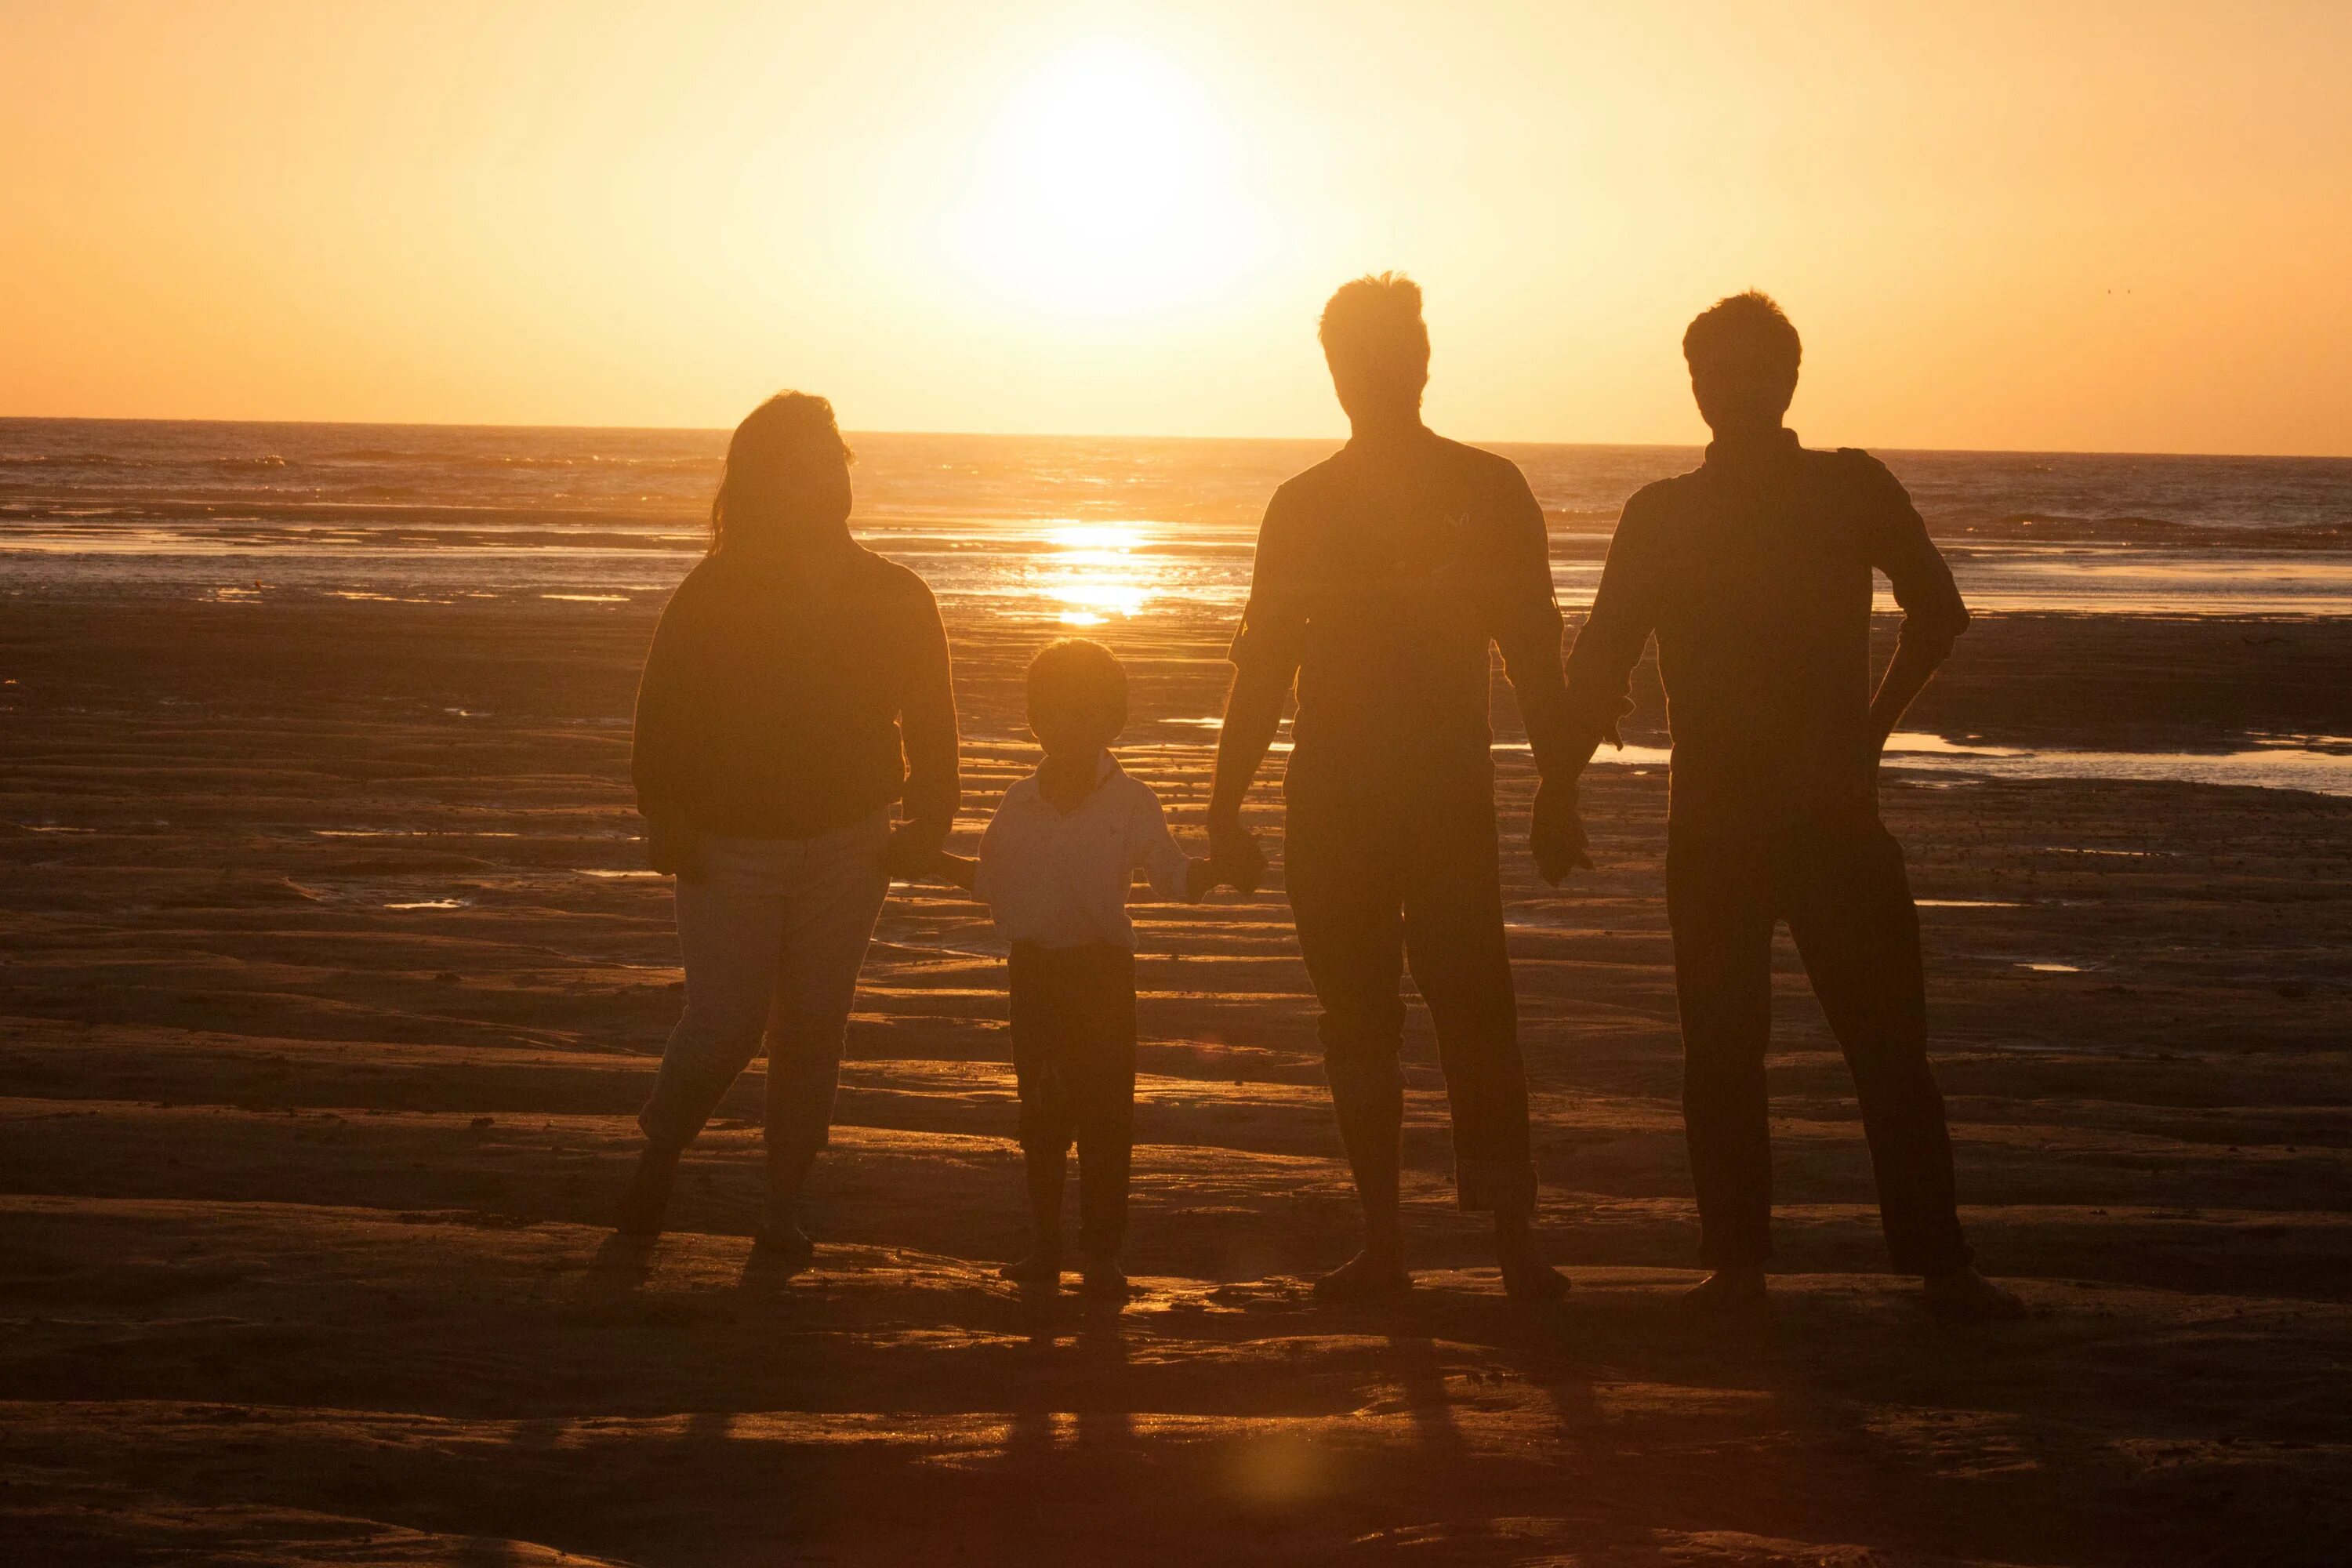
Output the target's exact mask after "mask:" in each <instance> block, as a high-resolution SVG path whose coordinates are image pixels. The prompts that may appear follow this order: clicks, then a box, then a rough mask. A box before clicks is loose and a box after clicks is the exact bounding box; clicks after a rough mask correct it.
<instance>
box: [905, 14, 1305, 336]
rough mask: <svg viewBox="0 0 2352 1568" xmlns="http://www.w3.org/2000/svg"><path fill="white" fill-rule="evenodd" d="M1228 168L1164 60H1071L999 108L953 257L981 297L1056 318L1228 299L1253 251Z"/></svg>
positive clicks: (1107, 55)
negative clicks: (1005, 298)
mask: <svg viewBox="0 0 2352 1568" xmlns="http://www.w3.org/2000/svg"><path fill="white" fill-rule="evenodd" d="M1239 163H1240V159H1239V157H1238V150H1237V148H1236V145H1235V142H1234V136H1233V134H1232V132H1230V130H1229V129H1228V128H1227V127H1226V126H1225V125H1224V124H1223V123H1222V122H1221V121H1219V120H1218V118H1217V116H1216V113H1215V110H1213V107H1212V105H1211V104H1210V102H1209V101H1208V100H1207V98H1206V97H1205V96H1204V95H1203V93H1202V90H1201V89H1200V87H1199V85H1198V84H1197V83H1195V82H1193V81H1192V80H1191V79H1188V78H1187V77H1186V76H1185V75H1184V74H1183V73H1182V72H1181V71H1180V70H1179V69H1177V68H1175V67H1174V66H1172V65H1171V64H1170V63H1169V62H1168V61H1166V60H1164V59H1162V58H1159V57H1157V56H1155V55H1153V54H1151V53H1150V52H1148V51H1146V50H1143V49H1140V48H1137V47H1131V46H1129V45H1124V44H1117V43H1098V44H1091V45H1086V46H1082V47H1076V48H1072V49H1070V50H1068V51H1066V52H1065V53H1063V54H1061V55H1059V56H1057V57H1055V58H1052V59H1050V60H1048V61H1046V62H1045V64H1044V65H1042V66H1040V67H1039V68H1037V69H1036V70H1035V71H1034V72H1033V73H1032V74H1031V75H1029V76H1028V77H1027V78H1025V79H1023V80H1021V81H1020V82H1019V83H1018V84H1017V85H1016V86H1015V88H1014V89H1013V91H1012V93H1011V94H1010V95H1009V96H1008V98H1007V99H1006V100H1005V103H1004V105H1003V110H1002V113H1001V115H1000V117H999V119H998V121H997V122H996V124H995V126H994V127H993V129H992V131H991V132H990V133H989V134H988V135H987V136H986V138H985V139H984V140H983V142H982V144H981V147H980V153H979V158H978V162H977V167H976V169H975V171H974V178H973V183H972V185H971V195H970V200H969V203H968V205H966V206H965V207H964V208H963V210H962V211H961V213H960V214H959V215H957V223H956V226H955V231H954V233H953V236H952V246H953V248H954V250H955V252H956V254H957V256H958V257H959V258H960V260H961V262H962V263H963V264H964V265H965V266H966V267H968V268H970V269H971V271H972V272H973V273H974V274H975V275H976V276H978V277H979V278H981V279H983V280H984V281H985V282H987V283H988V284H989V285H990V286H991V287H992V288H994V289H1000V290H1002V291H1003V292H1004V293H1006V294H1008V295H1010V296H1012V297H1013V298H1015V299H1018V300H1023V301H1024V302H1027V303H1030V304H1033V305H1039V306H1044V307H1045V308H1047V309H1049V310H1055V311H1060V312H1070V313H1076V314H1086V315H1114V314H1122V315H1123V314H1131V313H1137V312H1143V311H1149V310H1154V309H1159V308H1164V307H1167V306H1170V305H1176V304H1182V303H1189V302H1192V301H1194V300H1201V299H1203V298H1206V297H1210V296H1212V295H1213V294H1215V293H1217V292H1218V291H1219V290H1221V289H1225V288H1227V287H1229V286H1231V285H1232V284H1233V283H1234V281H1235V280H1236V279H1237V278H1239V277H1240V275H1241V274H1242V273H1243V272H1244V269H1245V268H1247V267H1248V266H1249V264H1250V262H1251V260H1252V259H1253V258H1255V255H1256V254H1257V253H1258V251H1259V249H1260V245H1261V234H1260V228H1259V224H1258V221H1257V217H1256V215H1255V213H1254V212H1253V211H1252V210H1251V208H1250V206H1249V204H1248V203H1247V202H1246V201H1245V199H1244V195H1243V194H1242V191H1241V189H1240V186H1239V181H1238V174H1237V171H1238V166H1239Z"/></svg>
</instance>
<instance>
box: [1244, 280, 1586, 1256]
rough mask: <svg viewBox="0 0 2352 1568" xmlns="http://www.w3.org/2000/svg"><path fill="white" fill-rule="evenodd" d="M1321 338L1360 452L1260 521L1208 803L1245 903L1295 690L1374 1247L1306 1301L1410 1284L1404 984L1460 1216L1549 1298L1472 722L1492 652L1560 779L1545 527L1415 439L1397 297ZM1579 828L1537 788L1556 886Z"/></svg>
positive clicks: (1553, 789)
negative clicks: (1482, 1216) (1412, 989)
mask: <svg viewBox="0 0 2352 1568" xmlns="http://www.w3.org/2000/svg"><path fill="white" fill-rule="evenodd" d="M1321 338H1322V342H1323V350H1324V354H1325V357H1326V358H1327V359H1328V362H1329V363H1330V368H1331V380H1332V384H1333V386H1334V387H1335V388H1336V390H1337V391H1338V393H1339V403H1340V405H1341V406H1342V407H1343V408H1345V409H1346V411H1347V413H1348V417H1349V422H1350V425H1351V426H1352V432H1353V433H1352V435H1351V437H1350V438H1349V442H1348V444H1347V446H1346V447H1343V448H1341V450H1340V451H1339V453H1338V454H1337V455H1335V456H1334V457H1332V458H1329V459H1328V461H1325V462H1322V463H1319V464H1318V465H1317V466H1316V467H1314V468H1309V469H1308V470H1307V472H1305V473H1303V474H1300V475H1299V476H1297V478H1296V479H1291V480H1290V481H1289V482H1288V483H1286V484H1285V485H1284V486H1283V487H1282V488H1281V489H1279V490H1277V491H1276V493H1275V497H1274V500H1273V501H1272V503H1271V504H1269V505H1268V507H1267V508H1266V513H1265V524H1264V527H1263V529H1262V530H1261V531H1260V533H1259V535H1258V546H1257V562H1256V566H1255V574H1254V577H1253V580H1252V583H1251V587H1250V597H1249V604H1248V607H1247V609H1246V610H1245V611H1244V614H1243V617H1242V627H1241V632H1240V635H1239V636H1238V637H1235V638H1234V645H1233V650H1232V654H1231V658H1232V659H1233V663H1234V684H1233V691H1232V695H1231V696H1230V697H1229V698H1228V700H1227V702H1226V707H1225V720H1224V728H1223V732H1222V734H1221V735H1220V737H1219V741H1218V747H1217V772H1216V784H1215V788H1214V793H1213V795H1212V797H1211V801H1210V807H1209V838H1210V850H1211V856H1212V858H1213V859H1214V860H1215V861H1216V862H1217V863H1218V866H1219V868H1220V870H1221V872H1223V874H1224V875H1225V876H1226V877H1227V878H1229V879H1232V880H1233V881H1234V883H1235V884H1236V885H1240V886H1250V885H1254V884H1255V880H1256V877H1257V875H1258V873H1259V871H1260V870H1262V868H1263V867H1264V858H1263V857H1262V856H1261V855H1260V854H1259V852H1258V849H1257V847H1256V846H1255V843H1254V842H1252V840H1251V838H1250V836H1249V833H1248V831H1247V829H1245V828H1244V827H1243V826H1242V821H1241V807H1242V801H1243V797H1244V795H1247V794H1248V792H1249V786H1250V781H1251V779H1252V778H1253V777H1254V776H1255V773H1256V772H1257V769H1258V765H1259V763H1261V762H1263V761H1264V759H1265V753H1266V750H1267V748H1268V746H1269V745H1270V744H1271V743H1272V742H1273V740H1274V736H1275V731H1276V729H1277V728H1278V727H1279V725H1280V723H1281V720H1282V710H1283V704H1284V700H1285V699H1286V697H1287V696H1288V695H1289V694H1290V690H1291V687H1292V683H1293V681H1294V679H1295V680H1296V682H1297V704H1298V705H1297V717H1296V720H1295V721H1294V725H1293V731H1292V733H1293V741H1294V742H1295V743H1294V747H1293V751H1292V753H1291V758H1290V763H1289V767H1288V769H1287V771H1286V773H1285V774H1284V779H1283V793H1284V797H1285V801H1286V821H1285V828H1284V838H1283V842H1284V856H1285V864H1284V871H1283V875H1284V879H1285V882H1286V888H1287V890H1288V893H1289V898H1290V907H1291V912H1292V915H1293V917H1294V919H1295V921H1297V930H1298V945H1299V949H1300V952H1302V953H1303V955H1304V956H1305V958H1306V961H1307V974H1308V976H1309V978H1310V979H1311V980H1312V981H1313V983H1314V986H1315V994H1316V997H1317V999H1318V1001H1319V1002H1320V1004H1321V1005H1322V1013H1323V1016H1322V1025H1321V1035H1322V1043H1323V1051H1324V1061H1325V1070H1326V1072H1327V1074H1328V1078H1329V1080H1330V1085H1331V1100H1332V1104H1333V1106H1334V1107H1335V1108H1336V1110H1338V1112H1339V1130H1340V1134H1341V1137H1342V1140H1343V1142H1345V1144H1346V1146H1347V1151H1348V1159H1349V1164H1350V1166H1351V1167H1352V1168H1353V1172H1354V1175H1355V1183H1356V1192H1357V1195H1358V1197H1359V1198H1360V1201H1361V1202H1362V1204H1363V1209H1364V1231H1365V1244H1364V1248H1363V1251H1362V1252H1361V1253H1360V1255H1358V1256H1357V1257H1356V1258H1354V1259H1353V1260H1352V1261H1351V1262H1349V1263H1348V1264H1347V1265H1346V1266H1345V1267H1343V1268H1340V1269H1339V1270H1338V1271H1337V1272H1335V1273H1333V1274H1330V1275H1328V1276H1326V1277H1325V1278H1324V1279H1322V1280H1321V1281H1320V1282H1318V1285H1317V1287H1316V1290H1317V1294H1318V1295H1319V1296H1322V1297H1324V1298H1326V1299H1336V1300H1349V1299H1366V1298H1371V1297H1379V1296H1385V1295H1391V1294H1393V1293H1395V1292H1399V1291H1402V1290H1403V1289H1406V1288H1407V1287H1409V1286H1410V1285H1411V1284H1412V1277H1411V1276H1410V1275H1409V1274H1408V1273H1407V1272H1406V1269H1405V1264H1404V1249H1403V1244H1402V1236H1401V1234H1400V1227H1399V1220H1398V1202H1397V1184H1398V1166H1399V1163H1400V1151H1399V1142H1400V1137H1401V1133H1402V1126H1403V1116H1404V1080H1403V1075H1402V1069H1401V1068H1400V1067H1399V1064H1398V1053H1399V1051H1400V1049H1401V1048H1402V1041H1403V1028H1404V1003H1403V1000H1402V997H1401V996H1400V995H1399V994H1398V986H1399V982H1400V980H1401V979H1402V973H1403V971H1404V970H1405V968H1406V967H1407V965H1408V964H1409V965H1410V967H1411V969H1412V977H1413V982H1414V984H1415V985H1416V986H1417V987H1418V988H1419V990H1420V992H1421V994H1422V997H1423V1000H1424V1001H1425V1002H1427V1003H1428V1005H1429V1010H1430V1016H1431V1017H1432V1019H1433V1022H1434V1023H1435V1025H1436V1029H1437V1042H1438V1055H1439V1058H1440V1060H1441V1062H1442V1064H1443V1065H1444V1071H1445V1087H1446V1094H1447V1097H1448V1099H1449V1100H1450V1101H1451V1102H1452V1108H1453V1119H1454V1182H1455V1188H1456V1193H1457V1195H1458V1197H1459V1200H1460V1202H1461V1205H1462V1206H1463V1207H1464V1208H1465V1209H1471V1210H1484V1211H1486V1212H1489V1213H1491V1214H1493V1215H1494V1216H1495V1235H1496V1244H1497V1247H1498V1250H1499V1252H1500V1256H1501V1262H1502V1266H1503V1279H1504V1284H1505V1286H1506V1288H1507V1289H1508V1290H1509V1291H1510V1293H1511V1294H1512V1295H1513V1296H1515V1297H1518V1298H1521V1299H1527V1300H1546V1299H1549V1298H1554V1297H1557V1296H1559V1294H1560V1293H1561V1292H1562V1291H1564V1290H1565V1289H1567V1288H1568V1281H1567V1280H1566V1279H1564V1278H1563V1277H1562V1276H1560V1275H1559V1274H1558V1273H1556V1272H1554V1271H1553V1270H1552V1269H1551V1268H1549V1266H1547V1265H1546V1264H1545V1263H1544V1262H1543V1260H1542V1258H1540V1257H1539V1256H1538V1251H1537V1248H1536V1247H1535V1244H1534V1241H1533V1239H1532V1237H1531V1234H1530V1222H1531V1220H1532V1218H1533V1216H1534V1213H1535V1206H1536V1174H1535V1166H1534V1163H1533V1162H1532V1160H1531V1159H1530V1157H1529V1153H1528V1094H1527V1080H1526V1076H1525V1073H1524V1071H1523V1068H1522V1064H1521V1061H1520V1057H1519V1044H1518V1035H1517V1010H1516V1004H1515V1001H1514V998H1513V995H1512V990H1511V969H1510V961H1509V956H1508V954H1507V952H1506V950H1505V947H1504V942H1503V906H1502V890H1501V881H1500V876H1499V870H1498V867H1497V857H1496V827H1495V800H1494V763H1493V758H1492V754H1491V748H1492V743H1493V737H1492V735H1491V733H1490V731H1489V730H1488V728H1487V715H1486V700H1487V685H1488V680H1489V665H1488V651H1487V650H1488V647H1489V645H1490V644H1491V645H1495V646H1498V647H1500V648H1501V649H1502V653H1503V658H1504V662H1505V668H1506V670H1507V673H1508V675H1509V677H1510V680H1511V685H1512V689H1514V691H1516V692H1517V697H1518V703H1519V709H1520V713H1521V716H1522V717H1523V719H1524V720H1525V722H1526V725H1527V729H1528V737H1529V739H1530V740H1531V741H1532V742H1533V744H1534V752H1535V760H1536V763H1537V766H1538V768H1540V769H1541V770H1542V771H1543V773H1544V776H1545V777H1546V779H1547V780H1552V781H1560V782H1563V783H1564V781H1565V780H1566V779H1567V778H1568V777H1569V771H1568V770H1569V769H1570V742H1571V739H1572V737H1571V732H1570V725H1569V723H1568V721H1567V709H1566V702H1565V699H1566V689H1565V687H1564V686H1563V684H1562V680H1561V672H1560V657H1559V650H1560V617H1559V607H1558V605H1556V604H1555V603H1554V600H1553V596H1552V581H1551V563H1550V555H1549V548H1548V544H1547V541H1546V538H1545V532H1544V518H1543V511H1542V509H1541V508H1540V507H1538V505H1537V504H1536V500H1535V497H1534V496H1533V495H1532V494H1531V493H1529V491H1528V485H1527V480H1526V479H1523V478H1522V477H1521V476H1520V474H1519V470H1518V469H1517V468H1516V467H1515V466H1514V465H1512V464H1511V463H1509V462H1507V461H1506V460H1505V459H1504V458H1498V457H1496V456H1495V455H1494V454H1492V453H1490V452H1482V451H1479V450H1477V449H1476V448H1475V447H1465V446H1462V445H1460V444H1459V443H1457V442H1454V441H1448V440H1445V439H1444V438H1443V437H1439V436H1437V435H1435V434H1433V432H1432V431H1431V430H1430V429H1429V428H1428V427H1427V426H1424V425H1423V423H1422V422H1421V395H1422V389H1423V386H1424V385H1425V384H1426V383H1427V381H1428V379H1429V334H1428V331H1427V330H1426V328H1425V327H1424V326H1423V322H1422V316H1421V290H1420V289H1418V288H1417V287H1416V286H1415V285H1414V284H1413V283H1412V281H1411V280H1410V279H1405V278H1402V277H1398V276H1394V275H1390V274H1383V275H1381V276H1380V277H1377V278H1363V279H1358V280H1357V281H1355V282H1353V283H1349V284H1348V285H1347V286H1345V287H1344V288H1342V289H1339V292H1338V293H1336V294H1334V295H1333V296H1332V297H1331V300H1330V303H1329V304H1328V306H1326V307H1325V309H1324V312H1323V319H1322V325H1321ZM1576 831H1577V829H1576V827H1575V824H1574V810H1573V805H1572V803H1571V802H1570V800H1569V798H1568V792H1567V791H1566V790H1565V789H1563V788H1560V787H1559V785H1558V784H1547V785H1546V786H1545V787H1544V789H1543V790H1542V791H1541V792H1540V793H1538V795H1537V799H1536V812H1535V825H1534V831H1533V835H1532V843H1533V847H1534V850H1535V855H1536V862H1537V866H1538V869H1539V870H1540V871H1541V872H1542V874H1543V875H1544V877H1545V878H1546V879H1549V880H1550V881H1553V882H1555V883H1556V882H1558V881H1559V879H1560V878H1562V877H1563V876H1565V875H1566V874H1567V873H1568V870H1569V868H1570V866H1571V865H1573V864H1578V863H1580V862H1581V861H1582V851H1581V847H1580V841H1579V840H1578V839H1577V838H1576V837H1574V835H1575V833H1576Z"/></svg>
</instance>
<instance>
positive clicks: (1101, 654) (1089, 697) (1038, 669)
mask: <svg viewBox="0 0 2352 1568" xmlns="http://www.w3.org/2000/svg"><path fill="white" fill-rule="evenodd" d="M1041 711H1043V712H1055V713H1068V714H1073V715H1077V714H1083V715H1084V716H1086V717H1087V718H1088V719H1092V720H1096V721H1098V722H1099V723H1100V725H1101V727H1102V729H1103V731H1104V738H1105V739H1106V741H1108V739H1110V738H1111V737H1114V736H1116V735H1117V734H1118V732H1119V731H1121V730H1124V729H1126V728H1127V671H1126V670H1124V669H1122V668H1119V662H1118V655H1117V654H1115V653H1113V652H1111V651H1110V649H1108V648H1107V647H1103V645H1102V644H1100V643H1098V642H1090V641H1088V640H1087V638H1085V637H1059V638H1056V639H1055V640H1054V641H1053V642H1049V643H1047V644H1046V645H1045V647H1043V648H1041V649H1039V650H1038V653H1037V657H1036V658H1034V659H1032V660H1030V661H1029V713H1030V716H1031V718H1032V720H1033V721H1034V718H1035V717H1036V715H1037V714H1038V713H1039V712H1041Z"/></svg>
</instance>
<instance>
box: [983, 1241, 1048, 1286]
mask: <svg viewBox="0 0 2352 1568" xmlns="http://www.w3.org/2000/svg"><path fill="white" fill-rule="evenodd" d="M996 1277H997V1278H998V1279H1010V1280H1012V1281H1013V1283H1014V1284H1015V1285H1059V1284H1061V1282H1062V1255H1061V1254H1060V1253H1058V1252H1053V1251H1049V1250H1047V1249H1046V1248H1044V1247H1040V1248H1038V1249H1037V1250H1036V1251H1034V1252H1033V1253H1031V1254H1029V1256H1028V1257H1026V1258H1022V1259H1020V1260H1019V1261H1018V1262H1015V1263H1008V1264H1006V1265H1005V1266H1004V1267H1003V1268H1000V1269H998V1270H997V1271H996Z"/></svg>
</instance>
